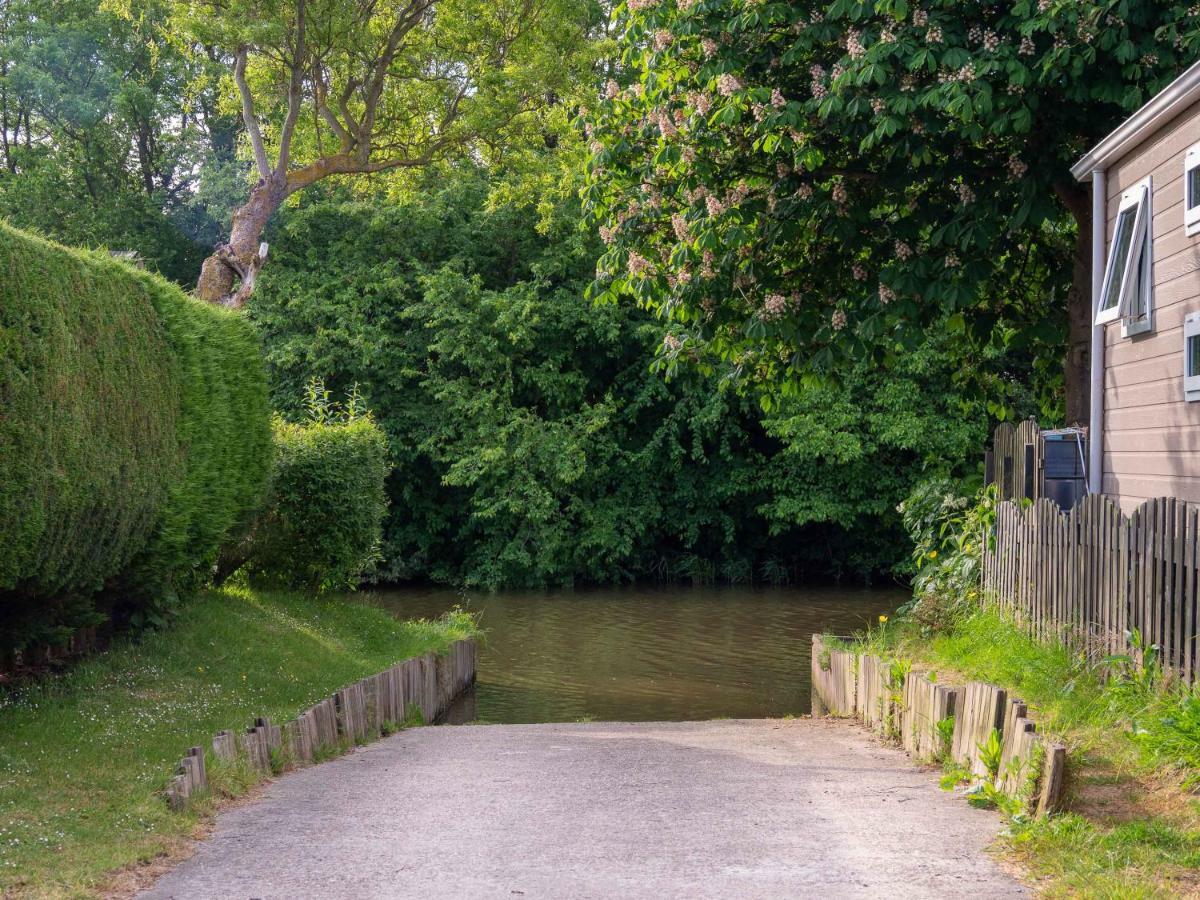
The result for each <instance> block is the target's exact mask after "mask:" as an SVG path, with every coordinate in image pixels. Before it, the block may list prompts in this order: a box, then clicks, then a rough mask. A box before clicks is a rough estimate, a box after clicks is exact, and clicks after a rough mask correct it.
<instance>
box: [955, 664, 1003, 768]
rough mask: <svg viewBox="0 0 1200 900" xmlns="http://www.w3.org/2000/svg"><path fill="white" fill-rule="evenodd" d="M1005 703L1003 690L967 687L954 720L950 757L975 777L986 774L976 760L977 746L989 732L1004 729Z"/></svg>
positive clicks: (978, 685)
mask: <svg viewBox="0 0 1200 900" xmlns="http://www.w3.org/2000/svg"><path fill="white" fill-rule="evenodd" d="M1006 700H1007V694H1006V692H1005V690H1004V689H1003V688H998V687H996V686H995V685H991V684H984V683H983V682H980V681H972V682H970V683H969V684H967V690H966V693H965V695H964V697H963V709H962V713H961V714H960V715H958V716H956V717H955V720H954V741H953V743H952V744H951V748H950V755H951V757H952V758H953V759H954V761H955V762H957V763H959V764H961V765H964V766H966V767H967V768H968V769H969V770H970V771H971V772H972V773H973V774H975V775H987V774H988V772H987V767H986V766H984V764H983V761H982V759H981V758H980V753H979V745H980V744H982V743H984V742H986V741H987V740H988V738H989V737H990V736H991V733H992V731H993V730H997V731H998V730H999V729H1001V728H1003V727H1004V711H1005V701H1006Z"/></svg>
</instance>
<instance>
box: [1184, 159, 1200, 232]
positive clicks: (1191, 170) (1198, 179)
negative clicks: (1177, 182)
mask: <svg viewBox="0 0 1200 900" xmlns="http://www.w3.org/2000/svg"><path fill="white" fill-rule="evenodd" d="M1183 230H1184V233H1185V234H1187V236H1188V237H1191V236H1192V235H1193V234H1200V144H1193V145H1192V146H1191V147H1189V148H1188V152H1187V153H1185V154H1184V155H1183Z"/></svg>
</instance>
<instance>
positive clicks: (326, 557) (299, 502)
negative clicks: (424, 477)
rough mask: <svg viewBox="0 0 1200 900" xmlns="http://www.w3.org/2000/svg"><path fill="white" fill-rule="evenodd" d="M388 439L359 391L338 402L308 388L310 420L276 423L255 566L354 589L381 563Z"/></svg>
mask: <svg viewBox="0 0 1200 900" xmlns="http://www.w3.org/2000/svg"><path fill="white" fill-rule="evenodd" d="M389 469H390V466H389V464H388V448H387V438H386V437H385V436H384V433H383V430H382V429H381V428H380V427H379V426H378V425H376V424H375V422H374V420H373V419H372V418H371V416H370V414H369V413H365V412H362V411H361V410H360V408H359V405H358V401H357V395H356V394H355V395H352V396H351V400H350V402H349V403H348V404H347V405H346V406H345V407H343V408H338V407H336V406H335V405H333V404H331V403H330V402H329V394H328V392H327V391H325V390H324V388H323V387H320V386H319V385H312V386H310V388H309V419H308V421H306V422H303V423H301V424H295V423H292V422H285V421H283V420H282V419H276V421H275V471H274V476H273V478H272V482H271V499H270V502H269V505H268V508H267V510H266V511H265V512H264V514H263V515H262V517H261V519H260V521H259V523H258V525H257V526H256V527H255V529H254V533H253V536H252V538H251V539H250V542H249V557H250V560H249V570H250V572H251V574H252V575H254V576H256V577H259V578H262V579H265V580H267V581H270V582H275V583H279V584H285V585H288V586H291V587H301V588H327V587H348V586H349V587H352V586H354V585H356V584H357V583H358V580H359V579H360V577H361V576H362V575H363V574H365V573H366V572H367V571H368V570H370V569H371V567H372V566H373V565H374V563H375V561H376V559H377V558H378V555H379V543H380V540H381V538H382V534H383V517H384V515H385V514H386V513H387V507H388V502H387V493H386V491H385V489H384V481H385V479H386V478H387V475H388V471H389Z"/></svg>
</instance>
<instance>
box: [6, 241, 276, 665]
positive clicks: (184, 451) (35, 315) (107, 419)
mask: <svg viewBox="0 0 1200 900" xmlns="http://www.w3.org/2000/svg"><path fill="white" fill-rule="evenodd" d="M0 273H2V278H0V409H2V410H3V414H2V415H0V459H2V460H3V465H4V473H3V477H0V652H3V651H6V650H11V649H18V648H20V647H22V646H25V645H27V644H29V643H32V642H38V641H46V642H54V641H56V640H60V639H62V638H64V637H65V636H66V635H67V634H69V633H70V631H72V630H73V629H75V628H77V627H79V626H81V625H84V624H90V623H95V622H98V621H101V620H103V619H104V617H105V616H106V615H107V614H108V613H109V612H111V611H113V610H116V611H118V612H119V613H121V614H128V615H132V616H140V617H144V616H145V615H146V612H147V611H148V610H154V609H155V608H157V607H160V606H161V605H162V604H163V603H166V602H169V600H170V599H171V598H172V597H173V596H174V593H175V592H176V591H177V590H179V589H180V588H186V587H189V586H191V585H192V584H194V583H195V582H196V581H197V580H198V578H199V577H200V576H201V575H202V574H203V571H204V567H205V565H206V564H208V563H210V562H211V561H212V559H213V558H214V555H215V552H216V548H217V547H218V545H219V543H220V541H221V539H222V538H223V536H224V534H225V532H226V531H227V530H228V529H229V528H230V527H231V526H232V525H234V524H235V523H236V522H237V521H238V520H239V519H241V518H244V517H245V516H246V514H247V511H248V510H250V509H252V508H254V507H255V506H256V505H257V503H258V502H259V496H260V493H261V490H262V487H263V484H264V482H265V478H266V474H267V471H268V464H269V460H270V431H269V410H268V406H267V389H266V375H265V370H264V368H263V365H262V362H261V358H260V353H259V350H258V346H257V343H256V341H255V339H254V335H253V332H252V331H251V329H250V327H249V326H248V325H247V324H246V323H245V321H244V320H243V319H242V317H240V316H238V315H237V314H235V313H231V312H229V311H226V310H222V309H218V308H216V307H212V306H209V305H207V304H203V303H200V302H198V301H196V300H193V299H191V298H190V297H188V296H186V295H185V294H184V293H183V292H182V291H181V290H179V288H177V287H175V286H173V285H171V284H169V283H168V282H166V281H164V280H163V279H161V278H158V277H156V276H154V275H150V274H148V273H145V272H142V271H140V270H137V269H135V268H132V267H130V266H128V265H125V264H123V263H120V262H117V261H115V260H112V259H110V258H108V257H107V256H105V255H103V254H99V253H90V252H82V251H75V250H68V249H66V248H63V247H59V246H57V245H55V244H52V243H49V242H47V241H43V240H41V239H39V238H36V237H33V236H31V235H28V234H24V233H22V232H20V231H17V230H16V229H13V228H10V227H7V226H4V225H0Z"/></svg>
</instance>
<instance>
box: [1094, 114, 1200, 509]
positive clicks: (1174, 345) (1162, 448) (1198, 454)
mask: <svg viewBox="0 0 1200 900" xmlns="http://www.w3.org/2000/svg"><path fill="white" fill-rule="evenodd" d="M1198 142H1200V107H1196V108H1193V109H1192V110H1189V111H1187V112H1185V113H1183V114H1181V115H1179V116H1177V117H1176V118H1175V119H1174V120H1173V121H1172V122H1171V123H1170V124H1169V125H1167V126H1166V127H1164V128H1162V129H1160V130H1159V131H1158V132H1157V133H1155V134H1153V135H1151V136H1150V137H1149V138H1148V139H1147V140H1145V141H1143V142H1142V143H1141V144H1140V145H1139V146H1138V147H1136V148H1135V149H1134V150H1132V151H1130V153H1128V154H1127V155H1126V156H1125V157H1124V158H1123V159H1121V160H1120V161H1118V162H1117V163H1116V164H1115V165H1113V166H1112V167H1110V168H1109V170H1108V198H1107V201H1108V202H1107V206H1108V241H1109V242H1110V243H1111V241H1112V233H1113V228H1114V226H1115V224H1116V217H1117V208H1118V206H1119V205H1120V202H1121V194H1122V193H1124V192H1125V191H1126V190H1128V189H1129V188H1130V187H1131V186H1132V185H1134V184H1136V183H1137V182H1139V181H1141V180H1142V179H1143V178H1146V177H1147V176H1149V177H1150V178H1151V179H1152V182H1153V184H1152V189H1153V197H1152V200H1151V202H1152V204H1153V214H1154V215H1153V219H1152V225H1151V227H1152V229H1153V232H1152V233H1153V236H1154V272H1153V284H1154V330H1153V331H1151V332H1149V333H1146V334H1142V335H1136V336H1134V337H1132V338H1124V337H1122V336H1121V327H1120V324H1119V323H1113V324H1112V325H1109V326H1108V327H1107V328H1106V329H1105V339H1104V343H1105V358H1104V362H1105V372H1104V407H1105V416H1104V479H1103V481H1104V487H1103V489H1104V493H1106V494H1108V495H1109V496H1111V497H1113V498H1114V499H1115V500H1116V501H1117V502H1118V503H1120V505H1121V508H1122V510H1124V511H1125V512H1126V513H1127V514H1128V513H1130V512H1132V511H1133V509H1134V508H1135V507H1136V506H1137V505H1138V504H1140V503H1141V502H1142V501H1143V500H1146V499H1148V498H1150V497H1178V498H1180V499H1183V500H1188V501H1191V502H1200V403H1187V402H1186V401H1185V400H1184V399H1183V320H1184V317H1185V316H1186V315H1188V314H1189V313H1192V312H1196V311H1197V310H1200V235H1196V236H1194V237H1188V236H1187V235H1186V234H1185V233H1184V228H1183V157H1184V154H1185V153H1186V152H1187V149H1188V148H1189V147H1191V146H1192V145H1193V144H1195V143H1198Z"/></svg>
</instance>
